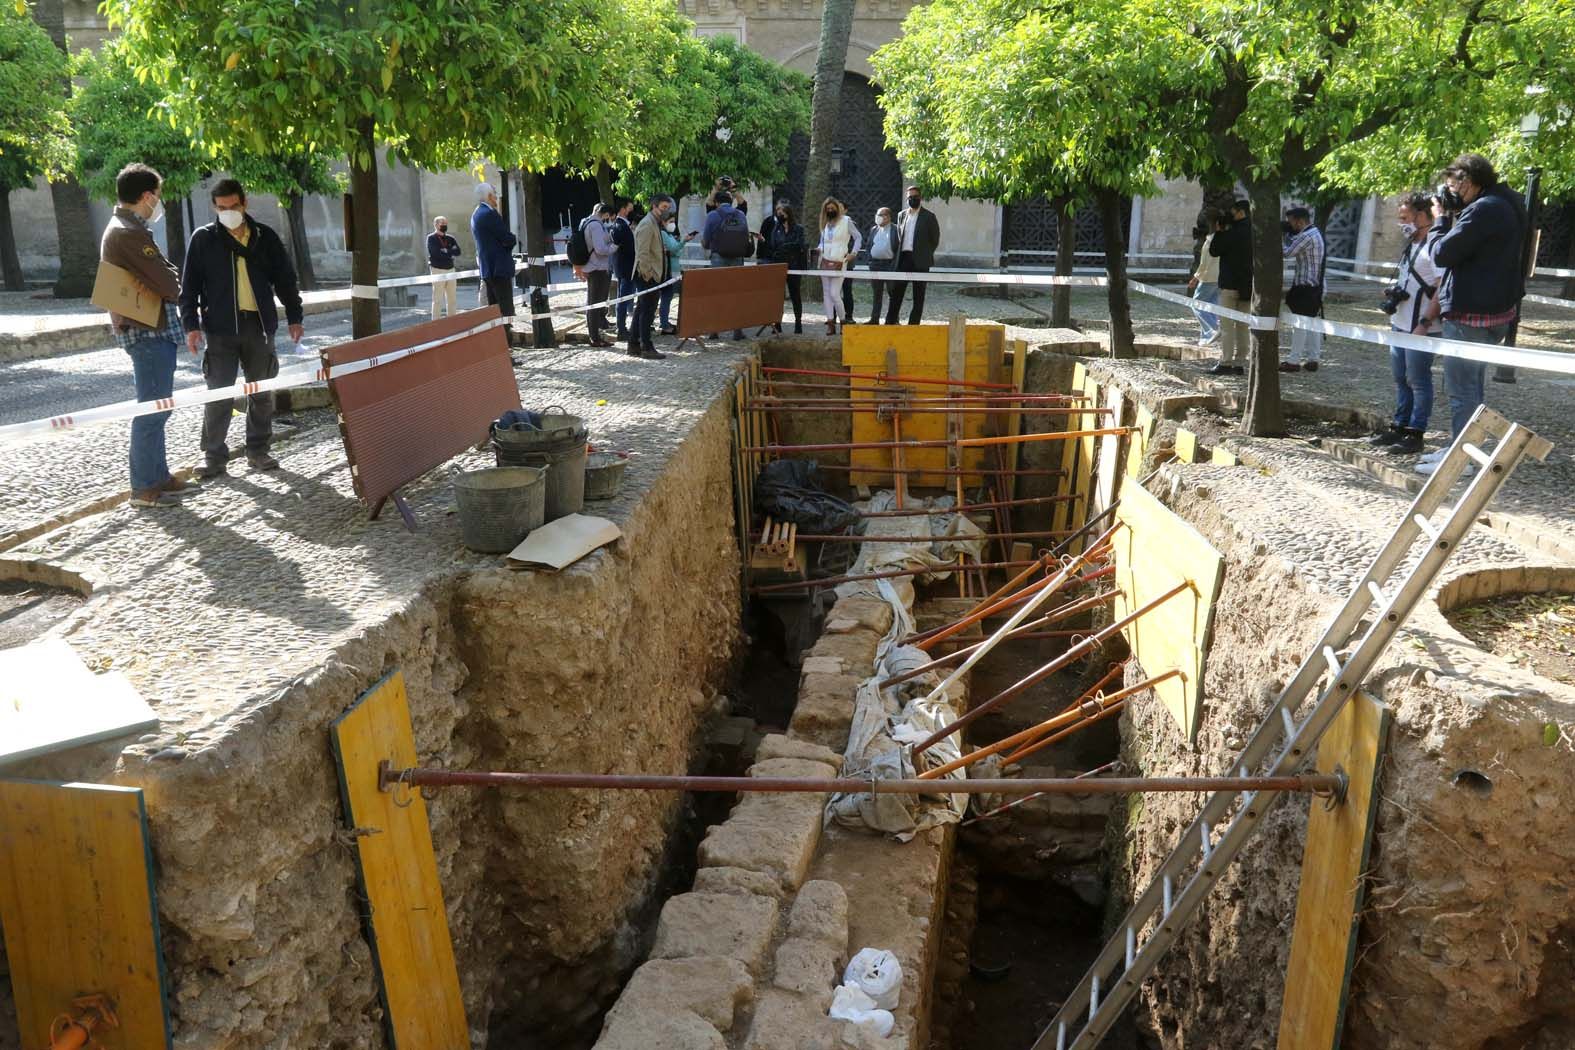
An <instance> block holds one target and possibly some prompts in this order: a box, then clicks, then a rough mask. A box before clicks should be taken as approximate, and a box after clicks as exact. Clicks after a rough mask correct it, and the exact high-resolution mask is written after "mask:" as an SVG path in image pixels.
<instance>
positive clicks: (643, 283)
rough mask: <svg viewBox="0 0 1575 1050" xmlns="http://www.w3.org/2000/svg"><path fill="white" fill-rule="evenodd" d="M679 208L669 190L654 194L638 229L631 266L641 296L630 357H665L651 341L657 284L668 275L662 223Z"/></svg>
mask: <svg viewBox="0 0 1575 1050" xmlns="http://www.w3.org/2000/svg"><path fill="white" fill-rule="evenodd" d="M675 210H676V205H675V204H674V203H673V199H672V198H671V197H669V196H667V195H666V194H665V193H662V194H658V195H656V196H655V197H653V198H651V207H650V210H649V211H647V212H646V213H645V218H643V219H641V220H640V224H639V225H638V226H637V227H635V230H634V260H633V265H632V267H631V269H632V270H633V276H634V290H635V292H637V293H638V294H639V296H640V297H639V298H638V299H636V300H635V301H634V318H633V321H632V322H631V327H630V329H629V348H628V350H627V351H626V353H628V355H629V356H630V357H641V358H644V359H645V360H647V361H661V360H663V359H664V358H666V357H667V355H666V354H664V353H662V352H661V351H659V350H657V349H656V344H654V343H653V342H652V341H651V328H652V326H653V325H654V324H655V323H656V291H655V288H656V286H657V285H659V284H661V283H662V282H663V281H665V280H666V279H667V248H666V247H665V246H664V245H663V243H662V226H663V225H665V224H666V222H667V217H668V216H669V215H671V214H673V212H674V211H675Z"/></svg>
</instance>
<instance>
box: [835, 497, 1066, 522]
mask: <svg viewBox="0 0 1575 1050" xmlns="http://www.w3.org/2000/svg"><path fill="white" fill-rule="evenodd" d="M1077 498H1079V497H1076V496H1027V497H1024V498H1022V499H1002V500H995V501H993V502H990V503H965V504H963V505H962V506H960V507H952V508H950V509H947V510H917V509H915V510H861V511H859V517H861V518H923V517H931V518H939V517H945V516H946V515H948V514H972V513H973V512H974V511H979V510H997V509H999V508H1002V507H1026V506H1030V505H1032V504H1036V503H1067V502H1070V501H1071V500H1073V499H1077Z"/></svg>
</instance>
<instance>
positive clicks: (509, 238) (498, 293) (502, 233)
mask: <svg viewBox="0 0 1575 1050" xmlns="http://www.w3.org/2000/svg"><path fill="white" fill-rule="evenodd" d="M470 235H471V236H472V237H474V238H475V239H476V261H477V262H478V263H479V264H480V265H481V287H482V289H483V291H485V292H486V302H488V303H496V304H497V306H498V309H499V310H500V311H502V313H503V316H504V317H513V316H514V252H513V248H514V243H515V237H514V235H513V234H512V233H510V232H509V224H508V223H506V222H504V221H503V216H502V215H501V214H499V212H498V191H497V189H496V188H495V187H494V186H493V185H492V184H491V183H490V182H483V183H480V184H478V185H477V186H476V210H475V211H474V212H472V213H471V215H470Z"/></svg>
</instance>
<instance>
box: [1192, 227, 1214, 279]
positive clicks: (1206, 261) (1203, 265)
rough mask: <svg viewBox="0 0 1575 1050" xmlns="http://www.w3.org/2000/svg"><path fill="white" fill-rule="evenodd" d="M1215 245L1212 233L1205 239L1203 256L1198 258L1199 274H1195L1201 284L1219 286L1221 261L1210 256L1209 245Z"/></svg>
mask: <svg viewBox="0 0 1575 1050" xmlns="http://www.w3.org/2000/svg"><path fill="white" fill-rule="evenodd" d="M1213 243H1214V235H1213V234H1212V233H1211V234H1209V235H1208V236H1207V237H1205V238H1203V254H1202V255H1200V256H1198V272H1197V273H1195V274H1193V276H1194V277H1196V278H1197V279H1198V283H1199V284H1218V283H1219V280H1220V261H1219V258H1218V257H1217V256H1213V255H1210V254H1209V245H1211V244H1213Z"/></svg>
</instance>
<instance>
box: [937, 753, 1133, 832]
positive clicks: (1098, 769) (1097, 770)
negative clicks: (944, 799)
mask: <svg viewBox="0 0 1575 1050" xmlns="http://www.w3.org/2000/svg"><path fill="white" fill-rule="evenodd" d="M1120 764H1121V760H1120V759H1119V758H1118V759H1113V760H1112V761H1109V762H1106V763H1105V764H1104V765H1102V766H1095V767H1094V768H1093V769H1089V770H1085V771H1084V772H1082V773H1079V774H1078V775H1077V776H1075V777H1073V778H1072V779H1073V780H1083V779H1086V778H1087V777H1097V776H1098V775H1099V774H1101V773H1108V772H1109V771H1110V770H1112V769H1115V768H1116V767H1117V766H1119V765H1120ZM1040 797H1041V796H1040V795H1037V794H1034V795H1024V796H1022V797H1021V798H1014V799H1013V800H1012V801H1010V802H1008V803H1007V804H1006V805H1004V806H997V807H996V808H995V809H992V810H990V812H988V813H980V814H979V815H978V816H977V817H969V818H968V819H967V820H965V821H963V822H962V823H961V824H959V825H958V827H962V828H966V827H967V826H968V825H969V824H977V823H979V821H981V820H989V819H990V818H991V817H998V816H1000V815H1001V814H1002V813H1005V812H1006V811H1007V810H1009V809H1016V808H1017V807H1018V806H1021V805H1022V804H1023V803H1025V802H1032V801H1033V800H1034V799H1036V798H1040Z"/></svg>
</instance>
